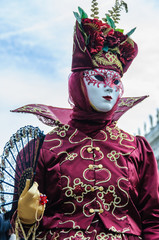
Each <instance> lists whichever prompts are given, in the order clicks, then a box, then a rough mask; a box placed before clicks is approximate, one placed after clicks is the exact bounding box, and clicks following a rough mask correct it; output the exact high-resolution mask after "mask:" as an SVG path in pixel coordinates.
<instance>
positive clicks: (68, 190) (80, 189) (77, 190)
mask: <svg viewBox="0 0 159 240" xmlns="http://www.w3.org/2000/svg"><path fill="white" fill-rule="evenodd" d="M61 177H63V178H66V179H67V186H66V187H64V188H63V189H62V190H65V196H66V197H68V198H70V197H73V198H74V199H76V201H77V202H79V203H81V202H83V200H84V195H86V194H87V193H89V192H92V190H91V189H92V186H91V185H87V184H84V183H83V182H82V181H81V180H80V178H75V179H74V181H73V187H71V186H70V179H69V178H68V177H67V176H61Z"/></svg>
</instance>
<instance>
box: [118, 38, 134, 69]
mask: <svg viewBox="0 0 159 240" xmlns="http://www.w3.org/2000/svg"><path fill="white" fill-rule="evenodd" d="M119 50H120V56H119V59H120V61H121V62H122V63H123V64H124V65H126V62H127V61H130V60H132V59H133V58H134V54H135V49H134V48H133V47H132V45H131V44H129V43H128V42H125V43H124V44H122V45H120V46H119Z"/></svg>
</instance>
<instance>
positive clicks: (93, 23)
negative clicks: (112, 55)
mask: <svg viewBox="0 0 159 240" xmlns="http://www.w3.org/2000/svg"><path fill="white" fill-rule="evenodd" d="M82 25H83V28H84V30H85V32H86V33H88V31H89V30H91V32H92V31H99V32H100V31H102V30H103V29H106V28H110V29H111V27H110V26H109V25H108V24H107V23H103V22H102V21H101V20H98V19H96V18H94V19H90V18H83V19H82Z"/></svg>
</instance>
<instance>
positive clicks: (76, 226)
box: [59, 220, 80, 229]
mask: <svg viewBox="0 0 159 240" xmlns="http://www.w3.org/2000/svg"><path fill="white" fill-rule="evenodd" d="M66 223H72V229H80V226H79V225H76V223H75V222H74V221H73V220H67V221H65V222H62V221H61V222H59V224H61V225H62V224H66Z"/></svg>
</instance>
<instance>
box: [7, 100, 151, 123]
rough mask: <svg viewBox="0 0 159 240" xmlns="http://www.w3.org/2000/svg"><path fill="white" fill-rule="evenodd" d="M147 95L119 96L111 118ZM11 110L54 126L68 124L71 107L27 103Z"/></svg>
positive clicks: (115, 118) (115, 117)
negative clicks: (33, 116)
mask: <svg viewBox="0 0 159 240" xmlns="http://www.w3.org/2000/svg"><path fill="white" fill-rule="evenodd" d="M147 97H148V96H142V97H124V98H121V99H120V100H119V103H118V106H117V109H116V111H115V112H114V115H113V119H112V120H113V121H118V120H119V118H120V117H121V116H122V115H123V114H124V113H125V112H127V111H128V110H129V109H130V108H132V107H134V106H135V105H137V104H138V103H140V102H142V101H143V100H144V99H145V98H147ZM11 112H16V113H17V112H21V113H31V114H34V115H36V116H37V117H38V119H39V120H40V121H42V122H43V123H44V124H46V125H49V126H55V125H56V122H57V121H60V122H61V123H62V124H68V122H69V121H70V120H71V114H72V109H69V108H58V107H52V106H47V105H44V104H28V105H25V106H22V107H20V108H17V109H15V110H11Z"/></svg>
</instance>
